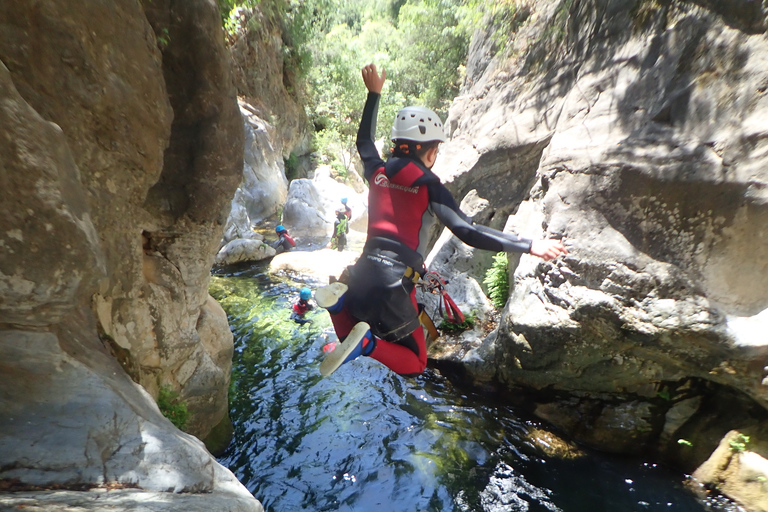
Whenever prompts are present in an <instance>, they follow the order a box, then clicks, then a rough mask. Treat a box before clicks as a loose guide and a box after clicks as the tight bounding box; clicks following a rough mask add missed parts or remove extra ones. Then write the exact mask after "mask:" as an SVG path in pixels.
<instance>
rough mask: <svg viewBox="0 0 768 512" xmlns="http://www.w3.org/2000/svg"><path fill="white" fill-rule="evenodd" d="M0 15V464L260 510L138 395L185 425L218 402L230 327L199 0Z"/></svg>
mask: <svg viewBox="0 0 768 512" xmlns="http://www.w3.org/2000/svg"><path fill="white" fill-rule="evenodd" d="M0 20H2V22H0V61H2V64H0V96H2V99H3V101H2V105H1V106H0V133H1V134H3V138H4V140H6V143H4V144H1V145H0V158H2V162H0V198H1V200H0V222H1V223H2V228H0V247H2V250H0V292H1V296H2V299H0V315H1V316H2V320H0V322H2V323H0V409H1V410H2V411H3V414H2V418H0V438H2V440H0V468H2V469H0V480H4V479H8V480H11V481H14V482H16V483H17V484H18V485H20V486H22V487H23V486H24V485H27V486H32V485H34V486H41V487H46V486H54V485H55V486H59V487H64V488H69V487H70V486H71V488H83V487H85V488H87V487H91V486H109V485H114V484H120V485H136V486H138V487H140V488H142V489H146V490H150V491H158V492H165V491H172V492H182V491H184V492H191V493H200V492H204V493H211V494H210V496H212V497H213V496H221V497H222V498H224V500H225V501H228V502H230V503H231V505H227V506H229V507H230V509H231V510H260V509H261V507H260V505H259V504H258V502H257V501H256V500H254V499H253V498H252V496H250V494H249V493H248V491H247V490H246V489H245V488H244V487H242V486H241V485H240V484H239V483H238V482H237V481H236V479H235V478H234V477H233V475H232V474H231V473H229V472H228V471H227V470H226V469H224V468H223V467H221V466H220V465H219V464H218V463H217V462H216V461H215V460H214V459H213V458H212V457H211V456H210V454H209V453H208V452H207V451H206V450H205V448H204V447H203V445H202V443H201V442H199V441H198V440H196V439H195V438H193V437H191V436H190V435H187V434H184V433H182V432H180V431H178V430H177V429H176V428H175V427H173V426H172V425H171V424H170V423H169V422H168V421H166V420H165V419H164V418H163V417H162V416H161V415H160V413H159V411H158V409H157V406H156V405H155V404H154V401H153V400H152V396H156V393H157V391H158V388H159V387H160V386H161V385H169V386H171V387H172V388H174V389H175V390H176V391H179V392H180V395H181V397H182V398H183V399H184V400H185V401H186V402H187V403H188V406H189V408H190V410H191V411H192V413H193V415H192V418H191V420H190V423H189V425H188V430H189V431H190V432H191V433H193V434H195V435H197V436H199V437H201V438H202V437H204V436H205V435H206V433H207V432H208V431H209V430H210V429H211V428H212V427H213V426H214V425H216V424H217V423H219V421H220V420H221V419H222V418H223V417H224V416H225V415H226V408H227V388H228V384H229V372H230V365H231V351H232V338H231V333H230V332H229V328H228V325H227V321H226V315H224V314H223V311H222V310H221V308H219V307H218V305H217V304H216V303H215V301H213V300H212V299H211V298H210V296H209V295H208V292H207V285H208V280H209V278H210V276H209V272H210V267H211V264H212V262H213V258H214V255H215V253H216V250H217V248H218V242H219V240H220V238H221V234H222V231H223V225H224V221H225V219H226V216H227V214H228V211H229V205H230V200H231V197H232V195H233V193H234V191H235V189H236V187H237V183H238V182H239V179H240V173H241V168H242V154H243V150H242V148H243V130H242V119H241V117H240V114H239V112H238V108H237V102H236V98H235V93H234V87H233V85H232V77H231V72H230V70H229V68H228V67H227V66H228V64H227V63H228V60H227V55H226V50H225V48H224V44H223V41H222V34H221V27H220V20H219V14H218V11H217V9H216V8H215V5H214V4H213V3H210V2H207V1H204V0H192V1H189V2H182V3H178V2H176V3H171V2H169V1H165V0H154V1H152V2H145V3H143V4H142V3H138V2H134V1H123V0H117V1H109V2H78V1H74V2H58V1H53V0H45V1H42V2H33V3H21V4H18V3H14V4H13V5H12V4H11V3H3V4H2V5H0ZM131 379H132V380H131ZM135 383H139V384H141V386H142V387H139V386H138V385H136V384H135ZM46 499H47V498H46ZM170 501H172V498H171V500H170ZM6 503H7V501H6ZM147 506H148V507H150V505H147Z"/></svg>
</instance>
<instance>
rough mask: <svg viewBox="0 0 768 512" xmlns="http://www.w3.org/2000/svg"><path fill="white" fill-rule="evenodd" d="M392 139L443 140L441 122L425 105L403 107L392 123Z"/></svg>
mask: <svg viewBox="0 0 768 512" xmlns="http://www.w3.org/2000/svg"><path fill="white" fill-rule="evenodd" d="M390 138H391V139H392V140H398V139H403V140H413V141H416V142H430V141H433V140H439V141H440V142H445V134H444V133H443V123H442V121H440V118H439V117H438V116H437V114H435V113H434V112H432V111H431V110H429V109H428V108H426V107H405V108H403V109H400V112H398V113H397V116H395V122H394V124H393V125H392V134H391V135H390Z"/></svg>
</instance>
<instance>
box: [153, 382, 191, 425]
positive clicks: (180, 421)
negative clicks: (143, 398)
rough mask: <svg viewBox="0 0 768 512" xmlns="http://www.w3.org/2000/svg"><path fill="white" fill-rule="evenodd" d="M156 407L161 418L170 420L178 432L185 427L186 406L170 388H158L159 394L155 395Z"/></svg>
mask: <svg viewBox="0 0 768 512" xmlns="http://www.w3.org/2000/svg"><path fill="white" fill-rule="evenodd" d="M157 407H158V408H159V409H160V412H161V413H163V416H165V417H166V418H168V419H169V420H171V423H173V424H174V425H175V426H176V428H178V429H179V430H184V428H185V427H186V426H187V420H189V411H188V410H187V404H186V402H184V401H183V400H180V399H179V394H178V393H176V392H175V391H174V390H173V388H171V387H170V386H163V387H161V388H160V393H159V394H158V395H157Z"/></svg>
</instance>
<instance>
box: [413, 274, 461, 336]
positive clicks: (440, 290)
mask: <svg viewBox="0 0 768 512" xmlns="http://www.w3.org/2000/svg"><path fill="white" fill-rule="evenodd" d="M447 284H448V281H446V280H445V279H443V278H442V277H440V274H438V273H437V272H434V271H428V272H427V273H426V274H424V275H423V276H422V278H421V282H420V283H419V287H421V289H422V290H424V291H425V292H427V293H433V294H440V295H441V296H442V297H441V300H440V301H439V302H438V310H439V312H440V316H445V318H446V320H448V321H449V322H451V323H453V324H460V323H463V322H464V314H463V313H462V312H461V310H460V309H459V307H458V306H457V305H456V303H455V302H454V301H453V299H452V298H451V296H450V295H448V292H447V291H446V290H445V285H447ZM443 308H445V313H443Z"/></svg>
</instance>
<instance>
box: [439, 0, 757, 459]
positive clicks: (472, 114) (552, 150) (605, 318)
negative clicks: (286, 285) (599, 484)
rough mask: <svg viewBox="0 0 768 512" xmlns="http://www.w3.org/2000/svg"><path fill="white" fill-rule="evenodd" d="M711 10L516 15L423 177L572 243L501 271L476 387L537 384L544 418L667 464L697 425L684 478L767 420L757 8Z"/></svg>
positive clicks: (538, 8)
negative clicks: (505, 282)
mask: <svg viewBox="0 0 768 512" xmlns="http://www.w3.org/2000/svg"><path fill="white" fill-rule="evenodd" d="M710 4H713V5H710ZM714 4H715V3H711V2H675V3H672V4H667V3H661V2H651V1H634V2H632V1H630V2H627V1H623V0H576V1H574V2H532V3H530V4H529V6H528V7H527V8H526V9H525V10H524V11H523V10H520V11H518V12H517V15H516V17H515V18H514V20H515V22H514V23H513V24H511V25H510V24H509V23H507V25H504V26H503V27H505V28H502V29H501V30H506V31H507V32H506V40H507V43H506V48H505V51H503V52H501V53H499V54H498V55H497V56H496V57H494V58H493V59H492V60H491V61H490V62H488V60H487V59H488V56H489V54H490V53H492V52H493V50H494V44H493V43H491V42H489V41H498V40H499V39H498V38H496V39H493V38H492V36H491V34H490V33H486V34H479V35H478V37H477V38H476V40H475V42H474V43H473V45H472V51H473V52H474V53H473V55H471V56H470V63H469V64H468V65H467V76H468V79H467V85H466V87H465V90H464V91H463V93H462V96H460V97H459V98H457V99H456V101H455V102H454V104H453V106H452V108H451V111H450V115H449V119H448V120H447V123H446V125H447V126H449V127H450V130H451V140H450V142H449V143H447V144H446V146H445V147H444V148H443V150H442V151H441V154H440V157H439V160H438V162H437V165H436V170H437V172H438V173H439V174H440V175H441V176H442V177H443V178H444V180H445V181H446V182H447V183H448V185H449V187H450V188H451V189H452V191H453V192H454V195H456V196H457V197H463V196H464V195H465V194H466V193H467V192H469V191H470V190H471V189H477V191H478V194H479V195H480V197H483V198H486V199H488V200H489V202H490V204H491V207H492V208H494V209H495V210H496V212H497V214H500V217H501V218H502V219H506V217H507V214H508V213H515V215H514V217H513V218H512V219H511V220H510V222H509V223H508V229H512V230H514V231H517V232H518V233H520V234H522V235H524V236H528V237H531V238H537V237H557V238H564V239H565V241H566V245H568V246H569V248H570V251H571V253H570V255H569V256H568V257H566V258H563V259H560V260H557V261H554V262H551V263H544V262H542V261H541V260H538V259H536V258H533V257H531V256H528V255H523V256H522V257H520V258H519V264H517V262H515V263H516V267H515V271H514V272H515V275H514V284H513V290H512V293H511V297H510V300H509V301H508V303H507V306H506V308H505V310H504V314H503V317H502V319H501V322H500V326H499V329H498V330H497V332H496V333H495V334H494V335H492V336H490V337H489V338H488V339H487V340H486V341H485V343H484V344H483V345H482V347H479V348H477V347H476V348H477V350H475V351H473V352H472V353H471V354H470V355H469V356H467V357H466V358H465V362H466V364H467V366H468V368H469V369H470V371H472V372H474V374H473V375H474V379H475V380H476V381H477V382H491V381H494V382H498V383H502V385H503V386H507V387H518V386H523V387H526V388H528V389H536V390H539V391H540V393H539V395H538V398H536V399H532V400H534V401H535V400H538V401H537V402H536V405H534V408H535V409H536V411H537V413H538V414H539V415H540V416H541V417H543V418H546V419H548V420H549V421H551V422H553V423H555V424H556V425H558V426H560V427H562V428H564V429H567V430H568V431H569V432H571V433H573V435H574V436H575V437H576V439H578V440H581V441H584V442H587V443H589V444H591V445H593V446H597V447H600V448H603V449H607V450H611V451H616V452H628V451H638V450H645V451H647V450H649V449H650V450H653V449H661V450H662V452H663V453H665V454H667V455H669V456H670V458H674V457H676V456H679V454H680V450H681V448H680V445H678V444H677V439H678V438H679V437H680V436H681V432H684V431H689V432H690V431H692V430H693V429H692V427H691V423H692V422H693V423H695V422H696V421H703V419H702V418H707V414H708V413H711V414H710V416H709V419H708V420H707V421H711V424H712V425H714V424H715V423H717V427H713V428H712V431H711V432H710V435H709V436H708V437H706V438H703V437H702V438H701V439H700V441H701V442H700V443H698V446H697V450H698V451H697V453H696V454H695V455H692V456H690V457H689V458H688V459H686V460H687V464H688V463H690V464H689V465H688V469H691V470H692V469H694V468H695V467H696V465H698V464H700V463H701V462H703V460H704V459H705V458H706V457H707V456H708V455H709V453H710V452H711V451H712V450H713V449H714V448H715V447H716V446H717V443H718V441H719V440H720V438H722V436H723V435H724V434H725V433H726V432H727V431H728V430H730V429H738V428H740V425H738V424H734V423H738V422H739V421H753V420H755V419H756V418H763V415H764V413H765V410H766V408H768V380H765V377H766V375H765V370H764V367H765V366H766V364H768V337H766V336H765V334H764V333H765V332H766V330H767V329H768V286H766V285H768V283H767V282H766V279H768V272H767V270H768V160H766V156H765V155H766V147H768V135H767V134H768V121H766V120H768V113H767V112H766V110H765V109H766V108H768V103H766V95H765V89H766V86H765V84H766V83H768V73H767V72H766V70H765V67H764V66H763V64H762V63H763V62H764V59H765V57H766V55H767V54H768V44H766V39H765V35H764V23H763V22H762V21H763V20H764V19H765V15H766V13H765V12H763V11H761V10H760V8H759V6H757V4H755V3H754V2H747V1H744V2H739V1H734V2H730V4H733V5H734V6H735V7H734V8H733V9H721V8H720V7H717V6H714ZM736 7H738V8H736ZM746 11H749V13H748V14H744V12H746ZM491 26H492V27H493V26H494V25H491ZM495 26H497V27H500V26H502V25H498V24H497V25H495ZM462 354H463V353H456V354H454V355H453V356H449V357H453V358H454V359H457V358H458V359H459V360H460V359H461V358H462V357H464V355H462ZM478 354H480V355H481V356H482V357H479V358H478V357H477V355H478ZM489 361H490V362H493V364H488V363H489ZM718 393H722V395H719V396H722V397H726V396H727V397H729V398H723V399H724V400H730V401H731V403H732V404H733V405H734V407H735V406H736V405H737V404H738V406H739V407H741V408H742V409H741V410H742V411H744V410H750V411H752V416H750V414H746V415H741V414H735V413H733V411H731V415H730V417H728V416H729V414H728V413H725V414H721V412H716V408H715V407H714V406H712V401H711V400H709V397H712V396H715V395H716V394H718ZM545 395H546V396H545ZM734 396H738V397H739V399H738V400H734ZM707 404H708V405H707ZM707 407H709V409H707ZM712 414H719V415H720V416H719V420H717V421H715V420H713V419H712ZM750 417H751V418H752V420H749V419H748V418H750ZM686 429H687V430H686ZM693 444H694V446H696V445H697V442H696V441H695V440H694V441H693ZM762 455H768V454H766V453H763V454H762Z"/></svg>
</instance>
